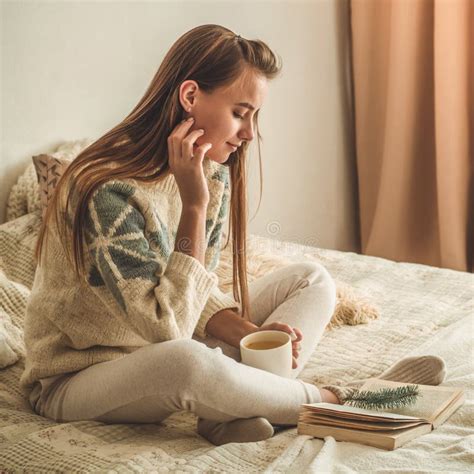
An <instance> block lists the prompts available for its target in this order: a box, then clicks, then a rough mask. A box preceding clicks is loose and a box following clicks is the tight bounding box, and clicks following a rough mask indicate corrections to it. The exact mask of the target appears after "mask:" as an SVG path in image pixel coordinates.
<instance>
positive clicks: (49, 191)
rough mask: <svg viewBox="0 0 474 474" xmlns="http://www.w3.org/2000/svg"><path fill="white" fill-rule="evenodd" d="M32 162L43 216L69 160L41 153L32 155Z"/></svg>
mask: <svg viewBox="0 0 474 474" xmlns="http://www.w3.org/2000/svg"><path fill="white" fill-rule="evenodd" d="M33 163H34V165H35V169H36V175H37V176H38V185H39V190H38V192H39V195H40V202H41V214H42V216H43V217H44V216H45V214H46V209H47V208H48V203H49V201H50V200H51V197H52V196H53V193H54V189H55V188H56V186H57V184H58V182H59V179H60V178H61V176H62V175H63V173H64V171H66V168H67V167H68V166H69V164H70V163H71V160H68V159H64V158H54V157H53V156H51V155H47V154H42V155H36V156H33Z"/></svg>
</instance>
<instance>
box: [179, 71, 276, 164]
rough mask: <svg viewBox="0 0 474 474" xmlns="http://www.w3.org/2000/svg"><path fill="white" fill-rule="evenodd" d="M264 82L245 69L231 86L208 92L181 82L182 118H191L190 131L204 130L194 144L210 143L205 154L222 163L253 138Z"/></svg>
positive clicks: (265, 86)
mask: <svg viewBox="0 0 474 474" xmlns="http://www.w3.org/2000/svg"><path fill="white" fill-rule="evenodd" d="M267 82H268V81H267V79H266V78H265V77H263V76H261V75H257V74H255V73H252V72H246V73H245V74H243V75H241V76H240V78H239V79H238V80H236V81H235V82H233V83H232V84H231V85H230V86H227V87H225V88H219V89H216V90H215V91H214V92H213V93H211V94H207V93H205V92H203V91H202V90H201V89H200V88H199V86H198V84H197V82H195V81H192V80H188V81H184V82H183V83H182V84H181V86H180V101H181V105H182V106H183V107H184V110H185V112H186V113H185V118H187V117H194V124H193V126H192V127H191V128H190V130H189V132H191V131H193V130H197V129H200V128H202V129H203V130H204V134H203V135H201V136H200V137H199V138H198V139H197V140H196V142H195V145H194V147H195V148H196V147H198V146H200V145H203V144H204V143H212V148H211V149H210V150H209V151H208V152H207V154H206V156H207V157H208V158H209V159H211V160H213V161H216V162H218V163H225V162H226V161H227V160H228V159H229V155H230V154H231V153H233V152H234V151H236V150H237V147H239V146H240V145H241V144H243V142H245V141H247V142H249V141H250V140H253V138H254V130H253V123H252V122H253V117H254V115H255V113H256V112H257V111H258V110H259V109H260V107H261V106H262V104H263V101H264V99H265V96H266V94H267V89H268V83H267ZM243 104H244V105H243ZM232 145H235V146H232Z"/></svg>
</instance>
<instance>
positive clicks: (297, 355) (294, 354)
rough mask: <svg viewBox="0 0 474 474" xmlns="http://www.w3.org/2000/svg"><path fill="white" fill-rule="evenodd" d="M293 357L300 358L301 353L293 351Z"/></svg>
mask: <svg viewBox="0 0 474 474" xmlns="http://www.w3.org/2000/svg"><path fill="white" fill-rule="evenodd" d="M292 353H293V357H294V358H295V359H297V358H298V357H299V356H300V351H293V352H292Z"/></svg>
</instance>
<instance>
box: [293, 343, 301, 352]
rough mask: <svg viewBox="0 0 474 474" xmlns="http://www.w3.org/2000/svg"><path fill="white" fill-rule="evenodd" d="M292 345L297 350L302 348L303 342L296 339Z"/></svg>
mask: <svg viewBox="0 0 474 474" xmlns="http://www.w3.org/2000/svg"><path fill="white" fill-rule="evenodd" d="M291 345H292V346H293V350H295V351H300V350H301V344H300V343H299V342H298V341H294V342H293V343H292V344H291Z"/></svg>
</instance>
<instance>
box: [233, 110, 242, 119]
mask: <svg viewBox="0 0 474 474" xmlns="http://www.w3.org/2000/svg"><path fill="white" fill-rule="evenodd" d="M234 117H238V118H239V119H243V118H244V117H243V116H242V115H239V114H236V113H235V112H234Z"/></svg>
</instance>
